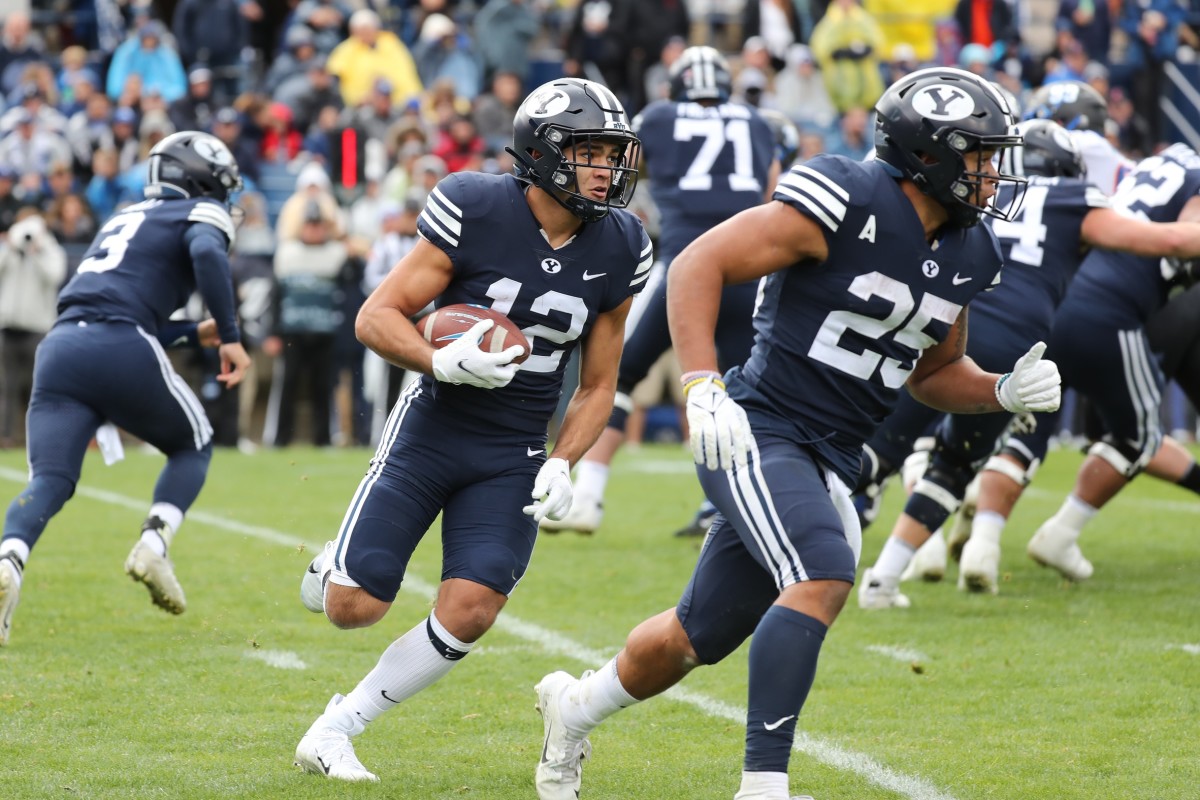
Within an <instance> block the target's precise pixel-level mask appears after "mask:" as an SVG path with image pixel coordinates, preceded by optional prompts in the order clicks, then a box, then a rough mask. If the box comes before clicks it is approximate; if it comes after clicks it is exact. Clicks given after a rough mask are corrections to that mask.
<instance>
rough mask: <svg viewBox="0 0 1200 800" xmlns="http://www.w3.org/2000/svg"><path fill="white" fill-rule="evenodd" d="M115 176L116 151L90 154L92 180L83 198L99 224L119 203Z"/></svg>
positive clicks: (109, 150)
mask: <svg viewBox="0 0 1200 800" xmlns="http://www.w3.org/2000/svg"><path fill="white" fill-rule="evenodd" d="M117 175H118V170H117V151H116V150H113V149H112V148H104V149H98V150H96V151H95V153H93V154H92V179H91V180H90V181H89V182H88V185H87V188H86V189H85V190H84V196H85V197H87V201H88V205H89V206H91V207H92V211H93V212H94V213H95V215H96V219H97V220H99V221H100V222H101V223H103V222H105V221H107V220H108V218H109V217H111V216H112V215H113V212H114V211H116V210H117V204H118V203H119V202H121V183H120V181H119V180H117Z"/></svg>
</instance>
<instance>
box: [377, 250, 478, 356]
mask: <svg viewBox="0 0 1200 800" xmlns="http://www.w3.org/2000/svg"><path fill="white" fill-rule="evenodd" d="M453 272H454V265H453V264H452V263H451V261H450V257H449V256H447V255H446V254H445V253H443V252H442V251H441V250H440V249H438V248H437V247H435V246H434V245H432V244H430V243H429V242H427V241H425V240H424V239H420V240H419V241H418V242H417V246H416V247H414V248H413V249H412V250H411V251H409V253H408V254H407V255H405V256H404V258H402V259H400V261H399V262H397V264H396V267H395V268H394V269H393V270H392V271H391V272H390V273H388V276H387V277H386V278H384V280H383V283H381V284H379V286H378V287H376V289H375V291H374V292H372V293H371V296H370V297H368V298H367V300H366V302H365V303H363V306H362V308H361V309H359V312H358V317H357V319H355V322H354V335H355V336H357V337H358V340H359V341H360V342H362V343H363V344H364V345H366V346H367V347H369V348H371V349H372V350H374V351H375V352H376V353H378V354H379V355H380V356H382V357H383V358H385V359H387V360H388V361H390V362H391V363H393V364H395V365H397V366H400V367H404V368H405V369H415V370H418V371H420V372H425V373H432V371H433V352H434V349H433V346H432V345H431V344H429V342H426V341H425V339H424V338H422V336H421V335H420V334H419V333H417V329H416V327H415V326H414V325H413V324H412V322H410V321H409V318H410V317H412V316H413V315H415V314H416V313H417V312H419V311H420V310H421V309H423V308H425V306H427V305H429V303H431V302H432V301H433V299H434V298H436V297H437V296H438V295H440V294H441V293H442V292H443V291H444V290H445V289H446V287H447V286H448V285H449V284H450V278H451V277H452V275H453Z"/></svg>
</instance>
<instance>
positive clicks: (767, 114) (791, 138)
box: [758, 108, 800, 172]
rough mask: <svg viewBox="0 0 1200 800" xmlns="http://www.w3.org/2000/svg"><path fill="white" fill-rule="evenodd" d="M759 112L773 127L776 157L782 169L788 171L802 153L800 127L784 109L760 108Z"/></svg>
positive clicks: (772, 133)
mask: <svg viewBox="0 0 1200 800" xmlns="http://www.w3.org/2000/svg"><path fill="white" fill-rule="evenodd" d="M758 114H759V116H761V117H762V118H763V119H764V120H766V122H767V125H769V126H770V127H771V135H772V136H773V137H774V140H775V158H776V159H778V160H779V167H780V169H782V170H784V171H785V172H786V171H787V169H788V167H790V166H792V162H794V161H795V160H796V156H797V155H798V154H799V153H800V129H799V128H797V127H796V123H794V122H792V121H791V120H790V119H788V117H787V115H786V114H784V113H783V112H782V111H776V110H775V109H773V108H760V109H759V110H758Z"/></svg>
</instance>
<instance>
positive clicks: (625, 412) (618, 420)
mask: <svg viewBox="0 0 1200 800" xmlns="http://www.w3.org/2000/svg"><path fill="white" fill-rule="evenodd" d="M632 411H633V398H632V397H630V396H629V394H628V393H627V392H622V391H620V390H618V391H617V393H616V395H615V396H614V397H613V408H612V413H611V414H609V415H608V427H610V428H614V429H616V430H618V431H620V432H621V433H624V432H625V423H626V422H628V420H629V414H630V412H632Z"/></svg>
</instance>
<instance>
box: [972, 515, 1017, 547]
mask: <svg viewBox="0 0 1200 800" xmlns="http://www.w3.org/2000/svg"><path fill="white" fill-rule="evenodd" d="M1007 523H1008V520H1006V519H1005V518H1004V515H1003V514H1000V513H999V512H997V511H977V512H975V519H974V520H972V521H971V538H972V539H974V538H976V537H979V539H980V541H984V542H992V543H993V544H1000V535H1001V534H1002V533H1004V526H1005V525H1006V524H1007Z"/></svg>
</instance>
